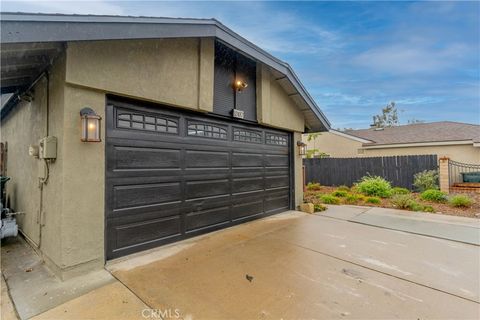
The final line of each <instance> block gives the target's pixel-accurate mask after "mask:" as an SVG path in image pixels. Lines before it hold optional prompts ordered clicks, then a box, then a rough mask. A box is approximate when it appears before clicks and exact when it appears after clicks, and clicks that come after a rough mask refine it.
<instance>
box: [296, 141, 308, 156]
mask: <svg viewBox="0 0 480 320" xmlns="http://www.w3.org/2000/svg"><path fill="white" fill-rule="evenodd" d="M297 147H298V154H299V155H301V156H304V155H306V154H307V145H306V144H305V143H303V142H302V141H297Z"/></svg>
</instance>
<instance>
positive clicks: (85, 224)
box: [2, 39, 304, 279]
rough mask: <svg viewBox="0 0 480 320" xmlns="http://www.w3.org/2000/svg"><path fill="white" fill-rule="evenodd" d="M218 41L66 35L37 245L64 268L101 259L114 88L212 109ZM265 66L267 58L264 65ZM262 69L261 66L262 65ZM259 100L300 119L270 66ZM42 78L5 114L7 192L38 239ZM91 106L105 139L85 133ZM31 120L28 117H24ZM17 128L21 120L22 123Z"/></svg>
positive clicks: (272, 122)
mask: <svg viewBox="0 0 480 320" xmlns="http://www.w3.org/2000/svg"><path fill="white" fill-rule="evenodd" d="M213 68H214V46H213V40H212V39H202V40H199V39H182V40H179V39H168V40H142V41H131V42H123V41H108V42H107V41H104V42H91V43H88V42H78V43H69V44H68V46H67V50H66V53H65V55H64V56H62V57H61V58H59V59H58V60H57V61H55V64H54V66H53V69H52V72H51V76H50V110H49V113H48V114H49V131H50V132H49V134H50V135H54V136H56V137H57V138H58V149H57V156H58V158H57V160H56V161H55V162H54V163H52V164H51V165H50V178H49V181H48V184H47V185H45V187H44V192H43V202H44V217H45V226H44V228H43V230H42V241H41V247H40V250H41V251H42V252H43V253H44V256H45V260H46V262H47V263H48V264H49V265H50V267H51V268H52V270H53V271H54V272H55V273H56V274H57V275H59V276H60V277H61V278H63V279H66V278H70V277H72V276H74V275H76V274H78V273H82V272H85V271H87V270H93V269H98V268H102V267H103V264H104V262H105V257H104V219H105V211H104V210H105V202H104V201H105V198H104V194H105V119H104V115H105V102H106V95H107V94H112V93H113V94H118V95H121V96H126V97H133V98H138V99H142V100H147V101H152V102H156V103H160V104H167V105H171V106H177V107H181V108H188V109H194V110H197V111H202V112H205V111H212V109H213V71H214V69H213ZM264 69H265V70H267V69H266V68H264ZM260 74H262V73H260ZM261 80H262V82H263V84H264V85H262V86H261V87H262V88H264V89H265V90H264V91H263V90H260V91H257V93H260V95H261V96H262V97H264V99H263V100H262V101H263V102H262V103H261V105H260V106H258V107H259V109H260V111H259V112H260V113H261V114H262V115H264V117H263V118H262V119H263V120H264V121H261V123H262V124H264V125H268V126H272V127H276V128H281V129H285V130H288V131H291V132H292V131H293V132H294V141H293V143H294V144H295V143H296V141H297V140H299V139H301V133H300V132H301V131H303V128H304V119H303V114H302V113H301V112H300V111H299V110H298V109H297V107H296V105H295V104H294V102H293V100H292V99H290V97H288V95H287V94H286V93H285V92H284V91H283V89H282V88H281V87H280V86H279V85H278V84H277V83H276V82H275V80H274V79H273V78H272V77H271V76H270V74H269V73H263V76H262V78H261ZM45 83H46V82H45V80H42V81H40V82H39V83H38V85H37V87H36V88H35V99H34V101H33V102H31V103H21V105H19V106H17V107H16V108H15V109H14V111H13V112H12V113H11V114H10V115H9V116H8V118H7V119H6V121H4V123H2V141H7V142H8V147H9V159H10V161H9V163H8V164H7V170H8V174H9V175H11V176H12V178H13V182H12V183H11V184H10V186H9V194H10V195H11V198H12V202H13V204H14V206H15V209H16V210H19V211H25V212H26V213H25V215H23V216H20V217H19V221H20V225H21V227H22V230H23V231H24V232H25V234H26V235H27V236H28V237H29V238H31V239H32V241H33V242H34V243H36V244H38V243H39V242H40V237H39V230H40V229H39V228H40V227H39V224H38V223H37V221H36V218H37V211H38V208H39V206H40V191H39V188H38V164H39V163H40V160H37V159H33V158H31V157H30V156H28V145H30V144H36V143H38V140H39V139H40V138H42V137H43V136H45V135H46V114H47V110H46V99H45V92H46V90H45ZM87 106H88V107H90V108H92V109H94V110H95V111H96V112H97V113H98V114H99V115H100V116H101V117H102V118H103V119H102V129H101V133H102V141H101V142H100V143H83V142H81V141H80V116H79V111H80V110H81V109H82V108H84V107H87ZM25 124H28V125H25ZM20 128H21V130H20ZM294 150H295V155H294V161H295V163H294V170H295V186H294V187H295V204H296V205H299V204H300V203H301V202H302V198H303V186H302V159H301V157H300V156H299V155H298V154H297V152H296V147H295V148H294Z"/></svg>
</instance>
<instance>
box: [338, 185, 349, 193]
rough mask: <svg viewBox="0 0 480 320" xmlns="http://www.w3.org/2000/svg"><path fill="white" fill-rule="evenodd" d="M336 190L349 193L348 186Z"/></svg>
mask: <svg viewBox="0 0 480 320" xmlns="http://www.w3.org/2000/svg"><path fill="white" fill-rule="evenodd" d="M337 190H342V191H347V192H348V191H350V188H349V187H348V186H340V187H338V188H337Z"/></svg>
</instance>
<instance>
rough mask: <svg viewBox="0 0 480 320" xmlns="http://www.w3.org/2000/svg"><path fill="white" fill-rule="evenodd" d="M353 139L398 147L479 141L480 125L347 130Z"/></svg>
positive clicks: (376, 144)
mask: <svg viewBox="0 0 480 320" xmlns="http://www.w3.org/2000/svg"><path fill="white" fill-rule="evenodd" d="M344 133H345V134H347V135H350V136H352V137H357V138H361V139H365V140H370V141H371V142H370V143H368V142H367V143H364V146H366V147H367V146H381V145H392V144H395V145H398V144H411V143H440V142H455V141H464V142H465V141H469V142H470V143H473V142H477V141H479V137H480V125H475V124H469V123H460V122H453V121H440V122H430V123H416V124H409V125H403V126H395V127H387V128H383V129H375V128H370V129H361V130H347V131H345V132H344Z"/></svg>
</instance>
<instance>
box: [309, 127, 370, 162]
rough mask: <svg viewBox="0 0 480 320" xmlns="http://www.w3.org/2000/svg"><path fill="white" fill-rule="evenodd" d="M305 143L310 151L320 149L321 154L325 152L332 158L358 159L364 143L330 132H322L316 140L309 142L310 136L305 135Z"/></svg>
mask: <svg viewBox="0 0 480 320" xmlns="http://www.w3.org/2000/svg"><path fill="white" fill-rule="evenodd" d="M302 139H303V142H304V143H306V144H307V148H308V150H313V149H318V151H319V152H325V153H326V154H328V155H330V156H331V157H332V158H348V157H357V156H359V154H358V151H357V150H358V149H359V148H361V147H362V143H361V142H359V141H355V140H352V139H348V138H345V137H342V136H339V135H336V134H333V133H330V132H322V133H321V134H320V135H318V136H317V137H316V138H315V139H312V140H311V141H308V134H304V135H303V137H302Z"/></svg>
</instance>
